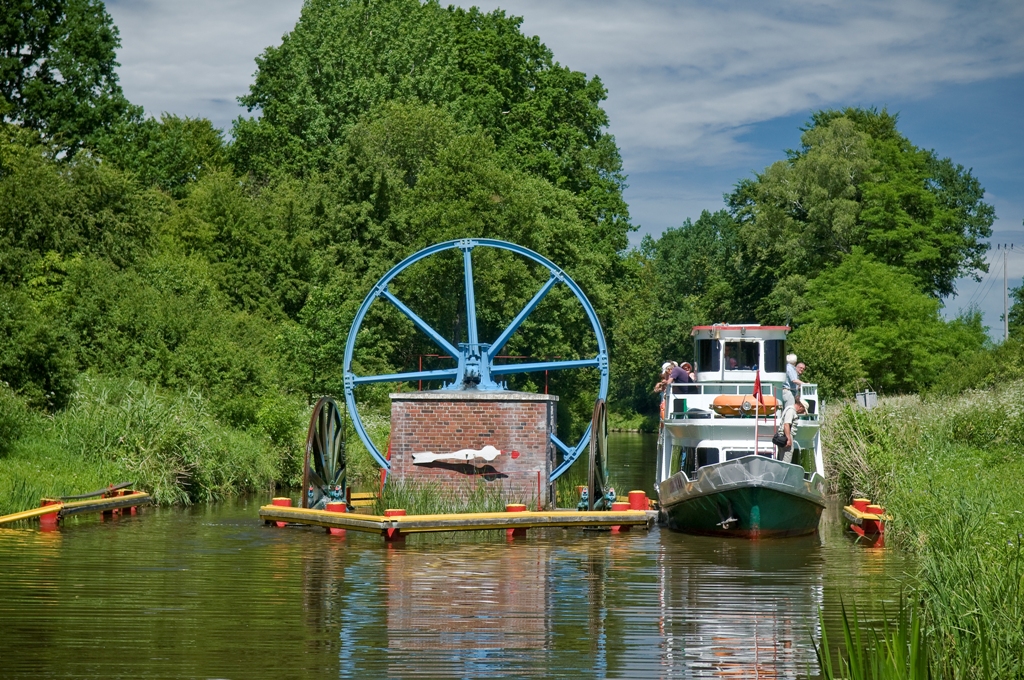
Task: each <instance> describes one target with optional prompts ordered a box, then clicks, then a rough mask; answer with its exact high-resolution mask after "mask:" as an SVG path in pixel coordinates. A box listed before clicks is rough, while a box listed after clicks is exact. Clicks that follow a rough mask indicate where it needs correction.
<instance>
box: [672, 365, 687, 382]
mask: <svg viewBox="0 0 1024 680" xmlns="http://www.w3.org/2000/svg"><path fill="white" fill-rule="evenodd" d="M684 365H685V364H684ZM668 381H669V383H689V382H693V380H691V378H690V373H689V371H687V370H686V369H685V368H683V367H682V366H675V367H674V368H673V369H672V372H671V373H669V375H668Z"/></svg>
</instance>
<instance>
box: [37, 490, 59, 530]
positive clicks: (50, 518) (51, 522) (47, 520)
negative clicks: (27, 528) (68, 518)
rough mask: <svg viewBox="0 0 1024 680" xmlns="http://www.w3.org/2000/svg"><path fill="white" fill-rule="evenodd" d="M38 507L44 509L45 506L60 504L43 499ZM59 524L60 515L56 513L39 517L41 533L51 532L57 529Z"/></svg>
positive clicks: (50, 499)
mask: <svg viewBox="0 0 1024 680" xmlns="http://www.w3.org/2000/svg"><path fill="white" fill-rule="evenodd" d="M39 505H40V507H46V506H47V505H61V502H60V501H57V500H53V499H52V498H44V499H43V502H42V503H40V504H39ZM58 509H59V508H58ZM59 522H60V514H59V513H57V512H49V513H47V514H45V515H40V516H39V528H40V529H42V530H43V531H53V530H54V529H56V528H57V525H58V523H59Z"/></svg>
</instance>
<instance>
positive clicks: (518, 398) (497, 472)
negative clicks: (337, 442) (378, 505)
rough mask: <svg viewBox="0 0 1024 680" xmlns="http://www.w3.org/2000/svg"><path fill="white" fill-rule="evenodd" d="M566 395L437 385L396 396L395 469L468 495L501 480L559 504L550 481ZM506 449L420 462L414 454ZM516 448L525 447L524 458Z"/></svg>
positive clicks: (523, 495)
mask: <svg viewBox="0 0 1024 680" xmlns="http://www.w3.org/2000/svg"><path fill="white" fill-rule="evenodd" d="M557 401H558V397H556V396H554V395H546V394H532V393H526V392H478V391H475V390H473V391H470V390H466V391H447V392H446V391H441V390H438V391H431V392H406V393H398V394H392V395H391V474H392V476H393V477H394V478H395V479H397V480H405V481H408V482H413V483H415V482H416V481H425V480H430V481H431V482H433V483H437V484H439V485H440V486H441V487H442V488H443V489H445V490H446V491H448V492H450V493H453V494H458V495H464V494H465V493H467V492H468V491H469V490H471V489H473V488H475V487H476V485H477V484H486V485H489V486H490V485H498V486H501V487H503V489H504V490H505V491H506V495H511V496H512V497H514V498H520V499H522V500H523V501H524V502H528V503H530V504H531V505H532V507H536V503H537V497H538V479H539V482H540V484H539V487H540V488H539V491H540V494H539V495H540V498H541V503H542V505H544V506H545V507H548V506H550V505H553V500H554V498H553V496H552V489H551V488H550V485H549V484H548V481H547V480H548V476H549V475H550V474H551V470H552V466H553V461H554V455H555V451H554V446H553V445H552V443H551V437H550V434H551V433H552V432H554V429H555V414H556V406H557ZM488 444H490V445H491V446H494V447H495V448H497V449H500V450H501V454H500V455H499V456H498V457H496V458H495V459H494V460H493V461H492V462H490V463H485V462H484V461H482V460H479V459H478V460H477V461H476V464H475V465H474V464H469V463H448V462H442V461H438V462H436V463H433V464H430V465H413V462H412V455H413V454H414V453H423V452H426V451H432V452H434V453H449V452H453V451H458V450H459V449H482V448H483V447H484V446H487V445H488ZM513 452H518V455H517V456H516V457H513V456H514V455H515V454H513ZM538 473H539V477H538Z"/></svg>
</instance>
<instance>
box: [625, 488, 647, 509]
mask: <svg viewBox="0 0 1024 680" xmlns="http://www.w3.org/2000/svg"><path fill="white" fill-rule="evenodd" d="M629 508H630V509H631V510H646V509H647V494H646V493H644V492H643V491H630V492H629Z"/></svg>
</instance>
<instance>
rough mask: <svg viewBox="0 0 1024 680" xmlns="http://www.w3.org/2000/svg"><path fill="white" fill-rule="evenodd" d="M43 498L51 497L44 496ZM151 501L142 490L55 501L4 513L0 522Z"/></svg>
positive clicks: (105, 509)
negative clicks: (107, 495)
mask: <svg viewBox="0 0 1024 680" xmlns="http://www.w3.org/2000/svg"><path fill="white" fill-rule="evenodd" d="M43 500H44V501H45V500H51V499H47V498H44V499H43ZM54 500H55V499H54ZM152 502H153V498H152V497H151V496H150V495H149V494H148V493H145V492H142V491H137V492H135V493H131V494H127V495H124V496H112V497H110V498H88V499H86V500H84V501H69V502H63V501H57V502H56V503H53V504H51V505H43V506H40V507H38V508H32V509H31V510H22V511H21V512H16V513H14V514H11V515H4V516H3V517H0V524H7V523H9V522H17V521H20V520H23V519H32V518H34V517H41V516H42V515H49V514H50V513H53V512H56V513H57V514H58V515H59V516H60V517H67V516H68V515H77V514H79V513H83V512H106V511H108V510H117V509H119V508H130V507H133V506H139V505H148V504H149V503H152Z"/></svg>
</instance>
